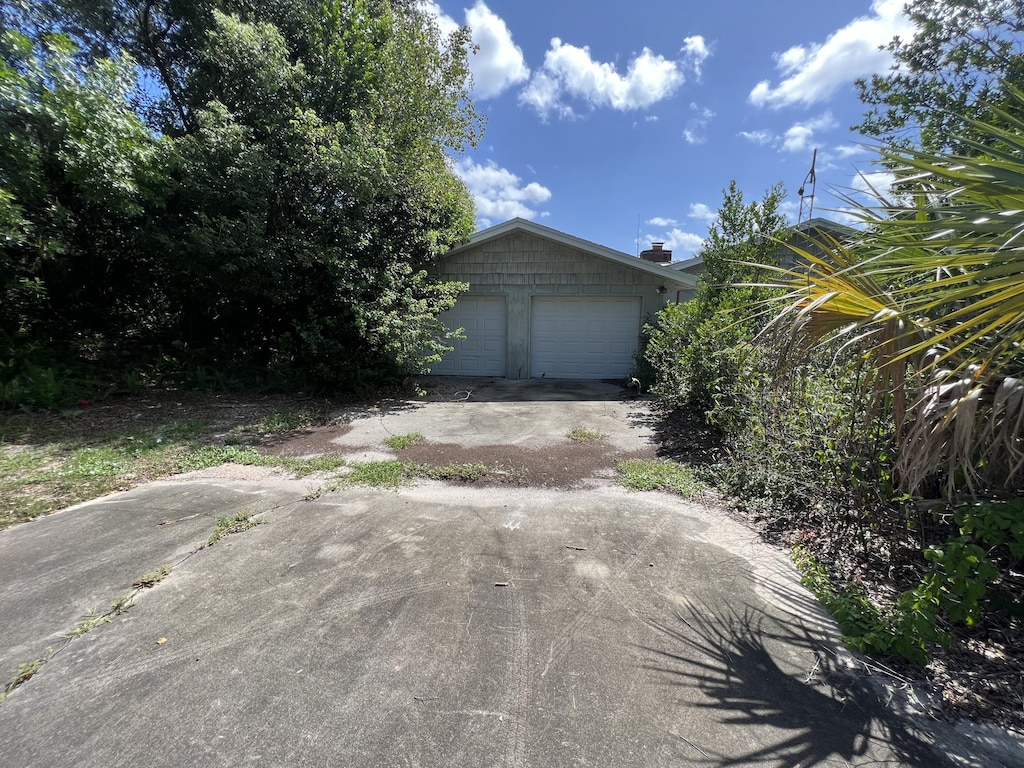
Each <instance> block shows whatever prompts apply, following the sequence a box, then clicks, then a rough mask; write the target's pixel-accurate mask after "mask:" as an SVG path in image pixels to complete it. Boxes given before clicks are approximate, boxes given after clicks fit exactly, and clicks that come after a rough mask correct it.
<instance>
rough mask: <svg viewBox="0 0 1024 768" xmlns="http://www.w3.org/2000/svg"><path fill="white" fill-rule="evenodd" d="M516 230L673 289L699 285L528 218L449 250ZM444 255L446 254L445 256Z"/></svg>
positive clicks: (487, 231)
mask: <svg viewBox="0 0 1024 768" xmlns="http://www.w3.org/2000/svg"><path fill="white" fill-rule="evenodd" d="M514 232H526V233H527V234H530V235H535V236H536V237H541V238H544V239H545V240H550V241H552V242H555V243H559V244H560V245H565V246H568V247H569V248H576V249H577V250H580V251H584V252H586V253H589V254H591V255H593V256H598V257H600V258H602V259H607V260H608V261H612V262H615V263H616V264H621V265H622V266H625V267H630V268H632V269H638V270H640V271H641V272H646V273H647V274H650V275H654V276H655V277H658V278H660V279H661V280H663V281H664V282H665V283H673V284H675V285H679V286H682V288H680V289H676V288H673V289H672V290H682V289H687V288H695V287H696V286H697V278H695V277H693V276H692V275H688V274H686V273H679V272H675V271H672V270H669V269H666V268H665V267H663V266H660V265H658V264H652V263H651V262H648V261H644V260H642V259H639V258H637V257H636V256H630V255H629V254H628V253H623V252H622V251H616V250H615V249H614V248H608V247H607V246H604V245H598V244H597V243H592V242H590V241H589V240H584V239H582V238H579V237H574V236H573V235H567V234H566V233H565V232H559V231H558V230H557V229H552V228H551V227H545V226H543V225H541V224H537V223H536V222H533V221H527V220H526V219H520V218H516V219H509V220H508V221H506V222H503V223H501V224H496V225H495V226H493V227H488V228H487V229H481V230H480V231H479V232H474V233H473V234H472V235H471V236H470V238H469V241H468V242H466V243H463V244H462V245H459V246H456V247H455V248H452V249H451V250H450V251H448V254H446V255H450V254H456V253H461V252H462V251H465V250H467V249H469V248H473V247H474V246H477V245H481V244H482V243H486V242H489V241H491V240H496V239H498V238H499V237H502V236H504V235H508V234H512V233H514ZM442 258H444V257H442Z"/></svg>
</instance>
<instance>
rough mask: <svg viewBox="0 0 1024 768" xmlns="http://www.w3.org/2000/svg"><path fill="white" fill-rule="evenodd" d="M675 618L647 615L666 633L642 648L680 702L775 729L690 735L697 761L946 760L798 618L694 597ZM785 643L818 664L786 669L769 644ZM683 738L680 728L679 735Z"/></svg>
mask: <svg viewBox="0 0 1024 768" xmlns="http://www.w3.org/2000/svg"><path fill="white" fill-rule="evenodd" d="M677 618H678V622H673V623H672V624H666V623H661V622H654V621H651V622H649V624H650V626H651V627H652V629H654V630H656V631H657V632H658V633H659V634H660V635H661V637H662V638H663V639H664V641H665V642H664V643H659V645H660V646H661V647H646V648H644V651H646V652H647V653H648V654H650V655H652V656H653V657H654V658H653V659H652V661H650V662H649V663H647V664H646V665H645V666H646V668H648V669H650V670H653V671H655V672H656V673H660V674H662V675H664V677H665V679H666V682H667V683H668V684H670V685H675V686H680V687H681V689H682V690H680V692H679V696H678V700H679V703H680V706H687V707H696V708H698V709H702V710H710V712H709V713H708V714H709V715H710V716H711V718H712V720H715V721H716V722H717V723H719V724H720V725H722V726H725V727H729V728H731V729H734V730H735V731H736V734H737V736H739V734H740V733H741V732H744V731H745V732H747V733H749V732H750V731H751V730H754V731H756V732H760V733H769V732H770V733H771V735H770V736H769V737H768V738H767V739H764V738H758V739H757V743H759V744H762V745H765V746H759V747H757V748H753V749H749V750H748V751H742V752H741V751H740V750H741V749H742V748H741V747H740V745H739V744H737V751H736V752H735V753H733V754H722V753H717V752H715V751H714V750H713V749H712V748H711V747H709V746H707V745H701V744H699V743H694V742H693V741H689V740H688V741H687V743H689V744H690V746H691V747H693V748H694V749H695V750H696V751H697V752H699V753H700V755H701V757H699V758H696V759H695V760H694V762H695V763H696V764H702V765H714V766H723V767H724V766H738V765H779V766H800V768H808V766H815V765H822V764H829V765H831V764H840V765H862V766H867V765H872V766H877V765H911V766H930V767H931V766H936V767H938V766H951V765H953V764H954V763H952V762H951V761H950V760H949V759H948V758H947V757H945V756H944V755H942V754H941V753H939V752H938V751H937V750H936V749H935V748H934V747H933V746H932V744H931V739H930V738H929V735H928V734H927V733H926V732H925V731H924V730H919V729H917V728H915V727H914V726H913V725H912V724H911V723H910V722H909V721H908V720H907V719H906V718H905V717H904V716H900V715H898V714H897V713H896V712H894V711H893V710H892V709H891V708H889V707H887V706H886V702H884V701H883V700H882V698H881V693H880V691H879V690H878V689H876V688H875V687H873V685H872V684H871V682H869V680H868V678H866V677H865V676H864V675H860V674H857V673H856V671H855V670H850V669H842V668H840V666H839V665H838V664H836V662H835V658H834V656H833V655H831V654H829V653H828V651H827V649H826V648H824V647H823V646H822V644H821V642H820V640H816V639H815V638H814V637H812V636H811V634H810V632H809V631H808V630H806V629H805V628H804V627H803V626H802V625H800V624H798V623H796V622H793V623H787V622H785V621H780V620H777V619H772V620H770V624H771V625H772V626H770V627H769V626H766V622H765V620H764V617H763V616H759V615H758V614H755V613H754V612H753V611H751V610H749V609H747V610H745V611H744V612H743V613H738V612H737V611H736V610H734V609H728V610H725V611H718V612H716V611H714V610H712V609H710V608H708V607H707V606H699V610H692V611H690V612H689V613H688V614H687V615H683V614H677ZM779 644H786V645H789V646H791V647H796V648H799V649H800V650H801V651H805V652H806V653H807V657H808V659H811V658H813V659H814V663H813V665H812V666H811V669H810V670H809V674H807V675H806V679H801V676H800V675H799V674H796V675H794V674H793V673H791V672H786V671H785V670H783V669H782V668H781V667H780V666H779V664H778V663H777V661H776V658H777V655H776V654H773V653H772V652H771V651H770V650H769V646H772V648H777V647H778V646H779ZM680 738H682V737H680Z"/></svg>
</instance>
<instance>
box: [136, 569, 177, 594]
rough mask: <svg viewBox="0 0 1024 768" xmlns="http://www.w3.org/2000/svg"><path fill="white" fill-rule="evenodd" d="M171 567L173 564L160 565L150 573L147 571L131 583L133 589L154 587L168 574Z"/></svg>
mask: <svg viewBox="0 0 1024 768" xmlns="http://www.w3.org/2000/svg"><path fill="white" fill-rule="evenodd" d="M172 567H173V566H170V565H162V566H160V568H158V569H157V570H155V571H153V572H152V573H147V574H146V575H145V576H143V577H142V578H141V579H137V580H136V581H135V583H133V584H132V587H133V588H134V589H149V588H150V587H155V586H156V585H157V584H159V583H160V582H161V581H163V580H164V579H166V578H167V577H168V576H170V574H171V568H172Z"/></svg>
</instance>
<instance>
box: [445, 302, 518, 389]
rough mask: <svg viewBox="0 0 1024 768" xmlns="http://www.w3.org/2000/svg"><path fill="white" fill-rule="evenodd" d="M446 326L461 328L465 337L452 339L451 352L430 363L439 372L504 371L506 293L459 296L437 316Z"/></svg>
mask: <svg viewBox="0 0 1024 768" xmlns="http://www.w3.org/2000/svg"><path fill="white" fill-rule="evenodd" d="M439 319H440V320H441V322H443V323H444V324H445V327H447V328H448V329H449V330H454V329H455V328H464V329H465V331H464V332H465V336H466V338H465V339H463V340H462V341H457V340H454V339H451V340H449V341H448V344H449V345H452V346H454V347H455V351H454V352H449V353H448V354H447V355H445V356H444V357H443V358H442V359H441V362H439V363H434V365H433V366H431V373H436V374H439V375H441V376H504V375H505V297H504V296H462V297H461V298H459V300H458V301H457V302H456V303H455V306H454V307H453V308H452V309H450V310H448V311H447V312H442V313H441V315H440V316H439Z"/></svg>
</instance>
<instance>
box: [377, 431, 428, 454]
mask: <svg viewBox="0 0 1024 768" xmlns="http://www.w3.org/2000/svg"><path fill="white" fill-rule="evenodd" d="M382 442H383V443H384V445H386V446H388V447H389V448H392V449H394V450H396V451H401V450H402V449H403V448H408V447H409V446H410V445H416V444H417V443H422V442H423V435H422V434H421V433H420V432H410V433H409V434H407V435H392V436H391V437H387V438H384V440H383V441H382Z"/></svg>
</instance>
